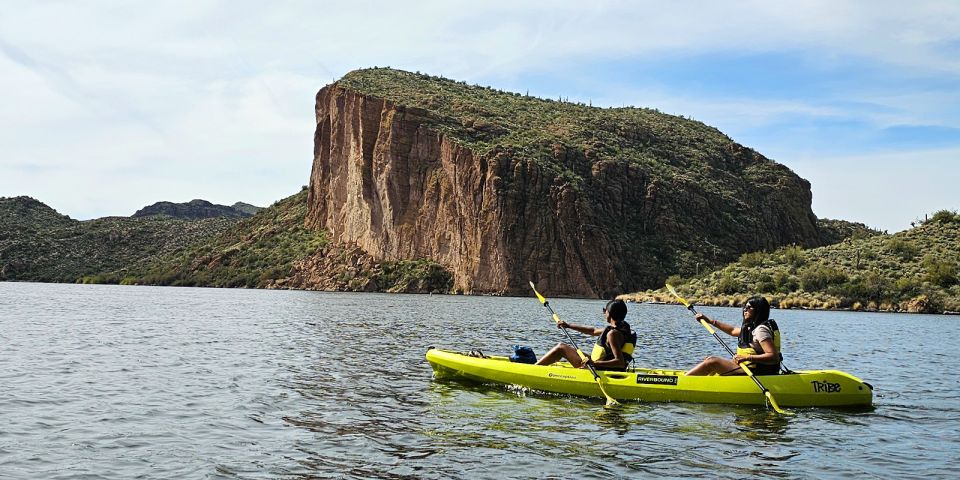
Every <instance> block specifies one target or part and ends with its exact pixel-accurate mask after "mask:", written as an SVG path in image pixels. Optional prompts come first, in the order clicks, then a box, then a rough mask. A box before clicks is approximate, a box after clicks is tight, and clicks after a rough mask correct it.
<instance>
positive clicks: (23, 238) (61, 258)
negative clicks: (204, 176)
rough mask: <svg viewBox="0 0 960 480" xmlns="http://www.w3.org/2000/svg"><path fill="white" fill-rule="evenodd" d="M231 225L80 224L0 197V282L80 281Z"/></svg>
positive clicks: (154, 220) (160, 221)
mask: <svg viewBox="0 0 960 480" xmlns="http://www.w3.org/2000/svg"><path fill="white" fill-rule="evenodd" d="M233 223H234V221H233V220H228V219H223V218H213V219H204V220H179V219H174V218H169V217H147V218H127V217H105V218H99V219H96V220H88V221H83V222H81V221H77V220H72V219H70V218H69V217H67V216H64V215H60V214H59V213H57V212H56V211H55V210H53V209H52V208H50V207H48V206H47V205H44V204H43V203H41V202H39V201H37V200H34V199H32V198H29V197H16V198H0V280H15V281H36V282H75V281H80V280H83V278H84V277H89V276H94V275H96V274H99V273H102V272H105V271H110V270H115V269H118V268H121V267H126V266H130V265H135V264H138V263H141V262H146V261H150V260H151V259H153V258H155V257H162V256H164V255H166V254H168V253H170V252H172V251H175V250H177V249H179V248H182V247H184V246H186V245H190V244H193V243H195V242H201V241H203V240H204V239H206V238H210V237H212V236H214V235H216V234H218V233H220V232H222V231H223V230H225V229H226V228H228V227H229V226H230V225H232V224H233ZM88 280H89V278H88Z"/></svg>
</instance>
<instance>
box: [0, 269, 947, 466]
mask: <svg viewBox="0 0 960 480" xmlns="http://www.w3.org/2000/svg"><path fill="white" fill-rule="evenodd" d="M553 306H554V308H556V310H557V311H558V313H560V314H561V316H562V317H563V318H565V319H570V320H572V321H575V322H577V323H597V322H599V314H598V312H599V311H600V307H601V306H602V302H600V301H586V300H566V299H557V300H555V301H554V302H553ZM630 309H631V312H630V318H629V320H630V322H631V323H632V324H633V326H634V328H635V329H636V330H637V331H638V332H639V334H640V341H639V345H641V347H640V348H638V353H637V357H638V361H639V362H641V363H643V364H645V365H651V366H659V367H681V368H683V367H687V366H689V365H692V364H693V363H694V362H695V361H696V360H697V359H699V358H701V357H703V356H706V355H708V354H716V353H720V352H718V350H719V349H718V346H717V345H715V343H714V341H713V340H712V339H711V338H710V337H709V336H706V335H704V334H703V332H701V331H700V330H699V329H697V328H694V327H696V325H695V324H691V322H690V320H689V317H688V316H687V315H686V312H685V310H683V309H682V308H680V307H675V306H652V305H631V307H630ZM704 310H705V311H706V312H707V313H708V314H710V315H714V316H717V317H719V318H725V319H728V320H730V319H733V318H735V314H736V312H735V311H733V310H730V309H720V308H704ZM0 313H2V315H0V386H2V387H3V388H0V425H3V428H2V429H0V477H3V476H5V475H7V476H10V477H12V478H35V477H37V478H63V479H81V478H124V479H125V478H135V477H149V478H290V477H294V478H328V477H335V478H390V479H407V478H500V477H505V476H510V477H526V478H569V477H573V476H576V477H583V478H611V477H613V478H623V477H631V476H640V477H649V476H658V477H667V478H742V477H745V476H751V477H761V478H816V477H834V478H839V477H870V478H877V477H879V478H920V477H928V476H932V477H949V476H951V475H952V474H953V473H955V472H956V471H957V470H958V469H960V462H958V460H957V456H956V454H955V452H956V451H957V449H958V447H960V434H958V433H957V432H958V431H960V420H958V418H960V415H958V413H960V407H958V405H957V403H956V400H955V399H956V382H955V379H954V377H953V376H952V374H951V372H952V371H953V367H954V365H953V364H952V363H951V362H952V361H953V359H954V358H956V354H957V347H955V346H951V345H943V344H942V342H938V341H937V339H936V338H935V337H934V336H922V335H921V336H915V337H912V339H911V341H914V342H915V344H914V345H912V346H911V348H909V349H903V348H900V347H901V346H900V345H898V343H899V342H901V339H900V338H898V337H896V336H895V335H892V334H891V333H890V332H896V331H899V330H900V329H903V328H906V327H905V325H911V324H916V325H917V327H918V328H920V327H922V328H924V329H925V330H930V331H937V332H942V333H939V334H938V335H937V337H942V338H950V337H952V335H951V334H955V333H957V332H958V330H960V326H958V325H957V323H956V322H955V321H952V320H955V319H948V318H945V317H938V316H916V315H871V314H847V313H823V312H780V311H778V312H776V315H775V316H776V318H777V320H778V323H779V324H780V326H781V329H782V330H783V331H784V335H785V339H786V342H785V345H786V348H785V354H786V355H787V359H788V365H789V366H790V367H791V368H794V369H802V368H822V367H828V366H829V367H831V368H835V369H839V370H845V371H850V372H853V373H855V374H857V375H859V376H861V377H862V378H864V379H865V380H867V381H868V382H871V383H873V384H874V385H875V386H876V387H877V390H876V406H875V408H873V409H867V410H866V411H844V410H831V409H796V410H795V412H796V415H795V416H792V417H783V416H780V415H776V414H775V413H772V412H771V411H769V410H767V409H765V408H763V407H749V406H731V405H695V404H670V403H667V404H646V403H643V402H625V404H624V406H623V408H621V409H618V410H607V409H604V408H602V404H603V402H602V400H600V399H582V398H574V397H570V396H565V395H554V394H544V393H541V392H531V391H529V390H526V389H523V388H516V387H506V386H496V385H479V384H476V383H463V382H456V381H446V380H445V381H436V380H434V379H433V376H432V372H431V370H430V367H429V366H428V365H427V364H426V362H425V361H424V359H423V354H424V352H425V350H426V347H427V346H429V345H436V346H438V347H448V348H456V349H459V350H471V349H481V350H483V351H485V352H487V353H491V354H497V353H501V354H502V353H508V352H509V348H510V346H511V345H515V344H524V345H530V346H531V347H533V348H534V350H535V351H537V352H538V353H540V354H542V353H543V352H545V351H546V350H547V349H549V348H550V347H551V346H553V345H554V344H555V343H556V342H557V341H560V340H562V337H561V334H560V332H559V331H558V330H557V329H556V328H555V327H554V326H553V324H552V322H550V321H549V319H548V318H545V317H544V315H543V313H542V308H541V307H540V305H539V304H538V303H537V302H536V301H535V300H532V299H529V298H493V297H459V296H414V295H383V294H330V293H315V292H280V291H250V290H216V289H190V288H182V289H175V288H153V287H118V286H83V285H38V284H9V283H0ZM824 332H829V333H830V335H829V336H824ZM849 339H853V340H855V341H848V340H849ZM586 344H587V340H586V339H584V340H583V345H586ZM938 365H939V366H940V367H939V368H934V367H936V366H938ZM921 366H926V367H929V368H921Z"/></svg>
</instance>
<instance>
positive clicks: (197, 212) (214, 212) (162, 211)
mask: <svg viewBox="0 0 960 480" xmlns="http://www.w3.org/2000/svg"><path fill="white" fill-rule="evenodd" d="M260 210H263V209H262V208H260V207H257V206H254V205H250V204H249V203H243V202H237V203H234V204H233V205H232V206H227V205H217V204H215V203H210V202H208V201H206V200H201V199H194V200H190V201H189V202H185V203H174V202H157V203H154V204H153V205H148V206H146V207H143V208H141V209H140V210H137V211H136V213H134V214H133V215H132V217H134V218H137V217H149V216H154V215H167V216H170V217H173V218H180V219H200V218H216V217H223V218H247V217H252V216H253V215H254V214H256V213H257V212H259V211H260Z"/></svg>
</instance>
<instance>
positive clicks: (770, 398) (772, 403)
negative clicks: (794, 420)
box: [764, 390, 795, 415]
mask: <svg viewBox="0 0 960 480" xmlns="http://www.w3.org/2000/svg"><path fill="white" fill-rule="evenodd" d="M764 393H765V394H766V395H767V400H768V401H769V402H770V406H771V407H773V411H775V412H777V413H779V414H780V415H795V414H794V413H793V412H788V411H786V410H784V409H782V408H780V405H777V401H776V400H774V399H773V394H772V393H770V391H769V390H767V391H766V392H764Z"/></svg>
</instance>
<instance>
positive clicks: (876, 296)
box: [842, 272, 892, 310]
mask: <svg viewBox="0 0 960 480" xmlns="http://www.w3.org/2000/svg"><path fill="white" fill-rule="evenodd" d="M891 290H892V285H891V282H890V281H889V280H887V279H886V278H884V277H883V276H881V275H880V274H878V273H876V272H868V273H867V274H866V275H863V276H857V277H853V278H852V279H850V281H849V282H847V284H846V285H844V288H843V292H842V293H843V294H844V295H846V296H848V297H850V298H853V299H856V300H860V301H864V300H867V301H870V303H880V302H882V301H883V300H885V299H887V298H888V297H889V295H890V292H891ZM875 309H876V307H874V308H872V309H871V310H875Z"/></svg>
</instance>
